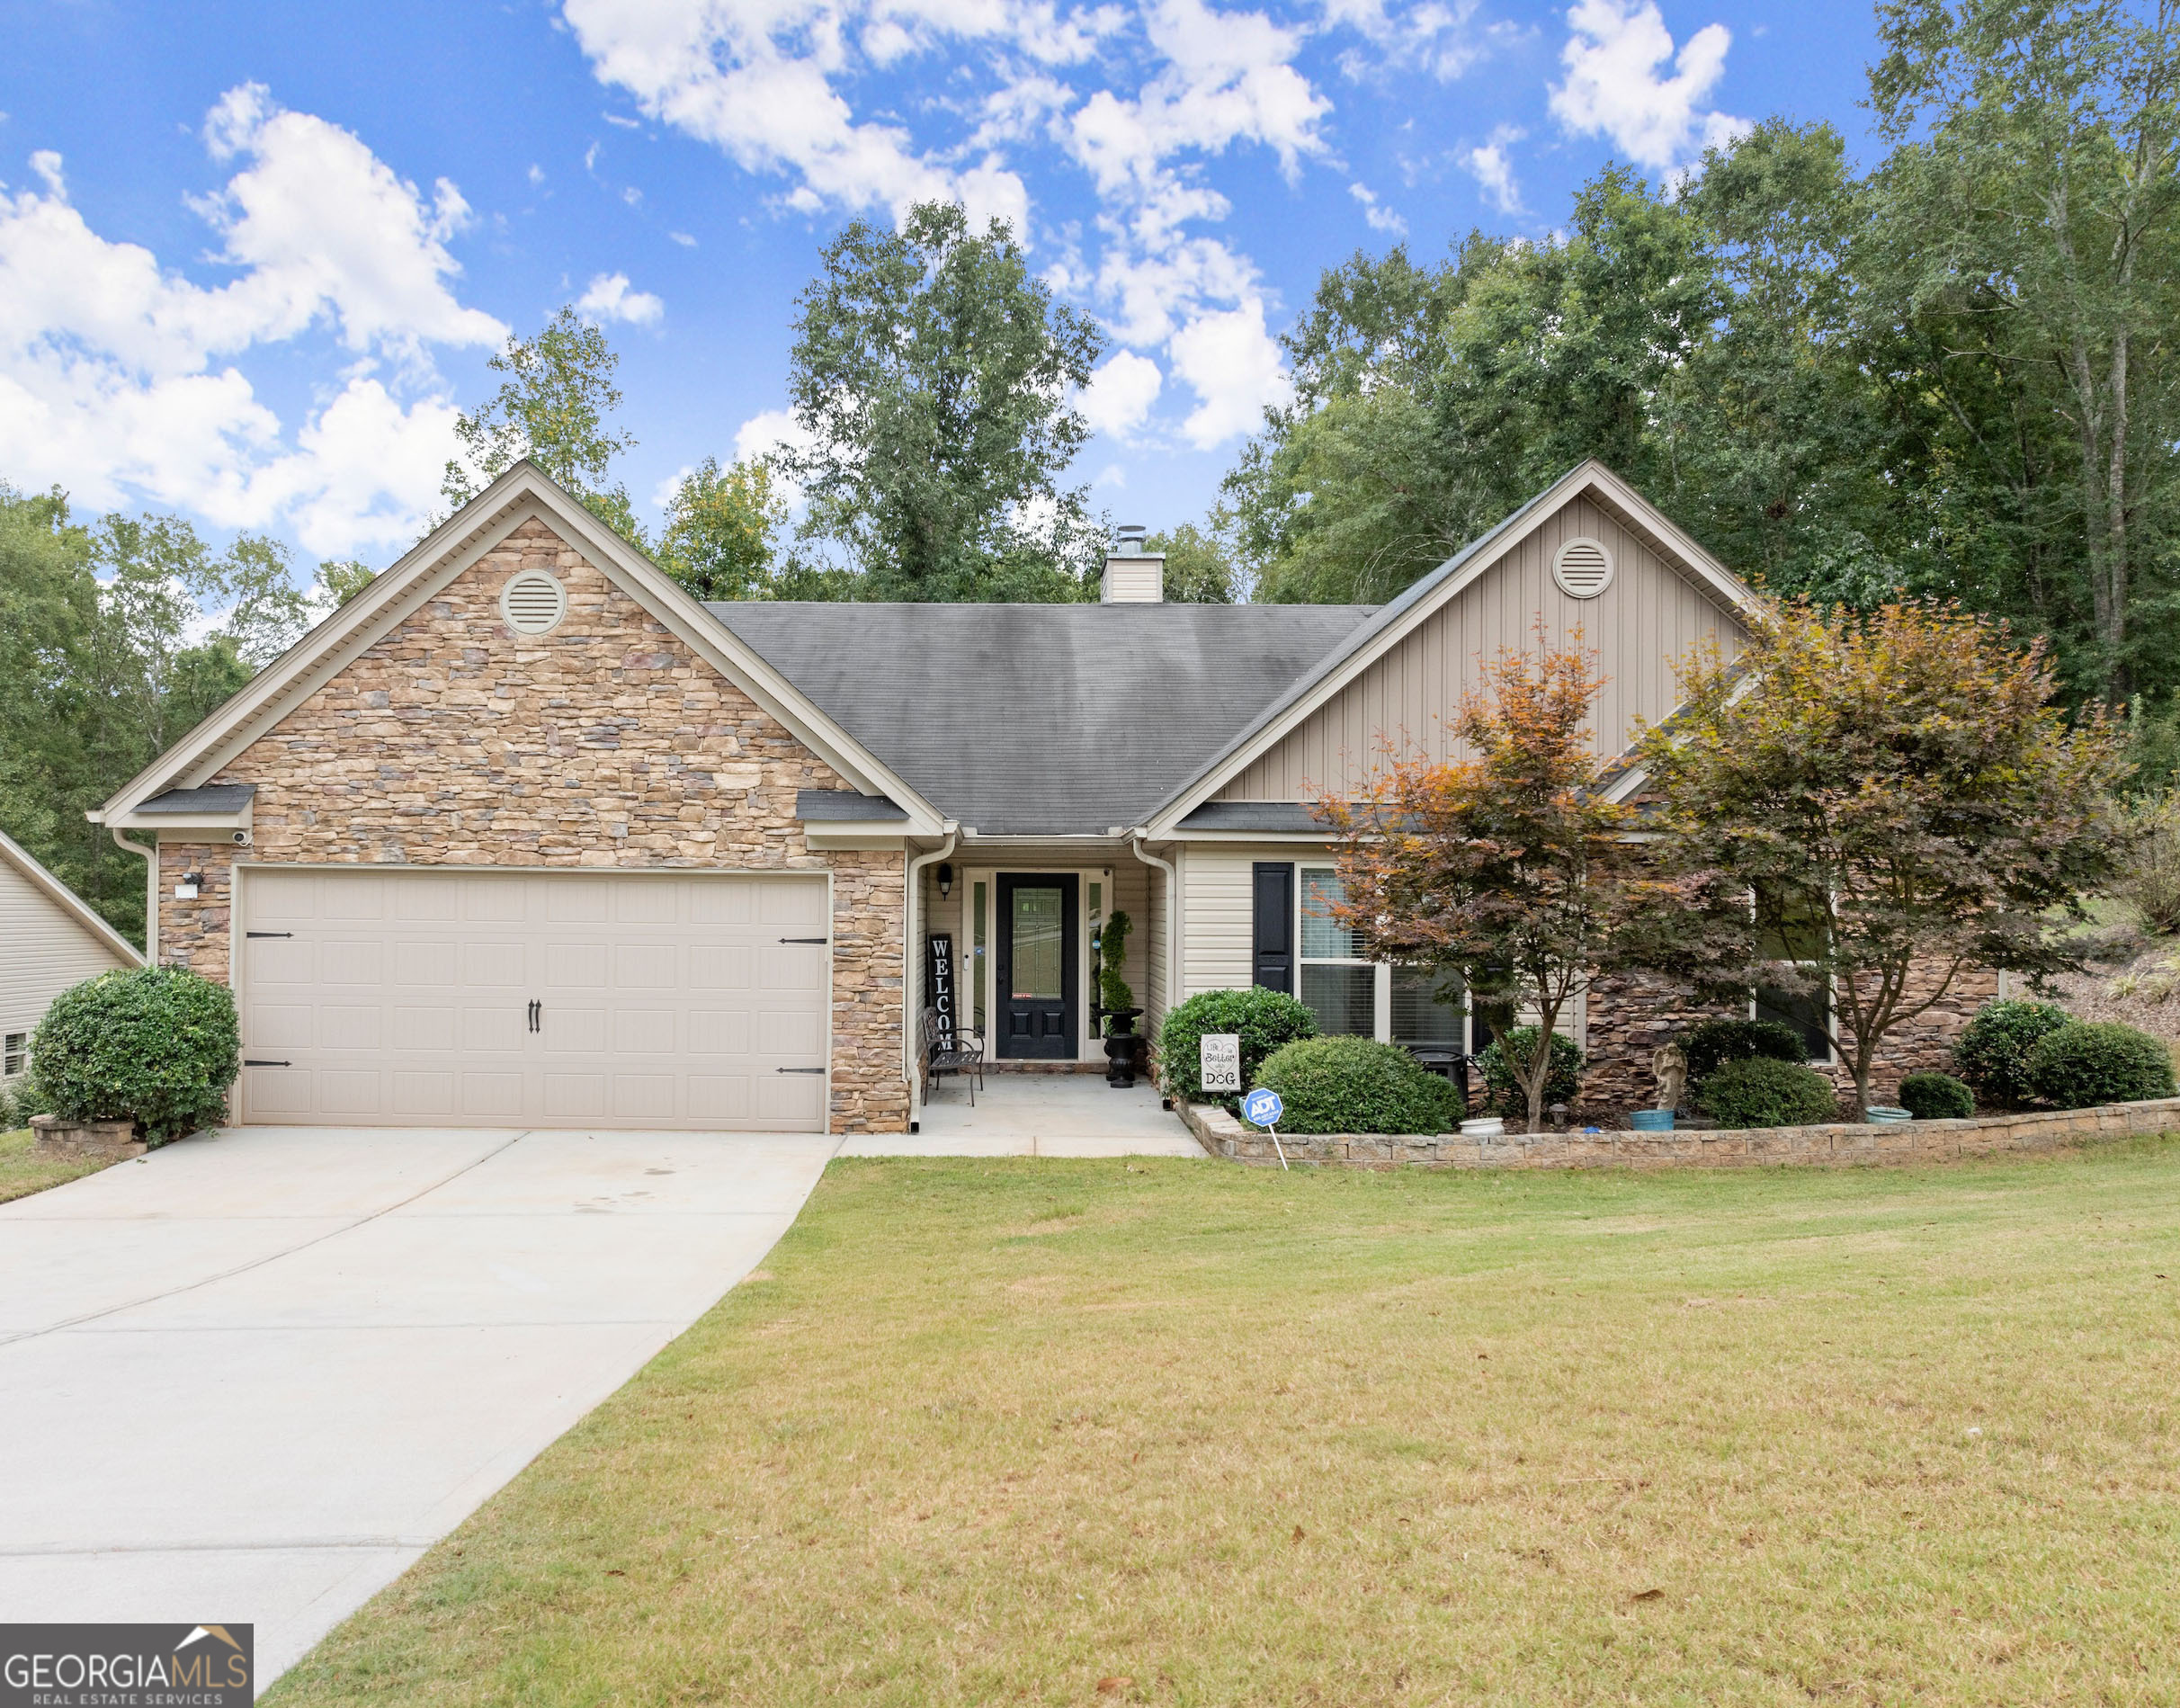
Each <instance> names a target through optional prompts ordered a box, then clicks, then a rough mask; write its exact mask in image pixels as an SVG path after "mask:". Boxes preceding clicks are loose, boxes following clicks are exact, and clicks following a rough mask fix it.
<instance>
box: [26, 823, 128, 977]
mask: <svg viewBox="0 0 2180 1708" xmlns="http://www.w3.org/2000/svg"><path fill="white" fill-rule="evenodd" d="M0 860H5V861H6V862H7V863H8V864H9V865H11V866H13V867H14V869H15V870H16V871H17V872H21V873H22V875H23V877H24V878H26V879H27V880H29V881H30V883H31V887H32V888H33V889H35V890H39V891H40V893H41V894H43V895H44V896H45V898H46V899H48V900H49V901H50V902H52V903H53V905H54V906H55V907H57V908H59V909H60V910H61V911H62V912H63V913H65V914H67V916H68V917H69V918H71V919H73V920H74V921H75V922H76V924H77V925H79V926H82V927H83V928H84V929H85V931H87V932H89V933H90V934H91V935H92V936H94V937H95V938H97V939H98V941H99V942H100V943H102V944H103V945H104V946H105V947H106V948H108V949H111V950H112V951H113V952H114V953H116V954H118V955H120V956H121V958H122V959H123V960H125V961H128V962H129V964H130V966H132V967H140V966H142V965H143V964H144V954H143V952H142V951H141V950H139V949H138V947H137V946H136V944H134V943H130V941H129V939H128V938H126V937H124V936H122V935H121V933H120V932H118V931H116V930H115V929H114V928H113V927H112V926H110V925H108V924H107V923H106V922H105V921H104V920H103V919H102V918H100V917H99V916H98V914H97V913H96V912H95V911H94V910H93V908H92V907H91V904H90V903H89V902H87V901H85V899H83V898H82V897H81V896H79V895H77V894H76V891H75V890H71V889H69V888H68V886H67V884H65V883H63V882H61V881H60V880H59V879H58V878H56V877H55V876H54V875H53V874H52V873H51V872H48V871H47V870H46V869H45V868H44V867H43V866H42V865H40V863H38V860H37V858H36V856H34V855H33V854H31V851H30V850H29V849H28V848H25V847H24V846H23V845H22V844H21V843H19V842H17V841H16V840H15V839H14V838H13V836H9V835H8V834H7V833H6V832H5V831H0Z"/></svg>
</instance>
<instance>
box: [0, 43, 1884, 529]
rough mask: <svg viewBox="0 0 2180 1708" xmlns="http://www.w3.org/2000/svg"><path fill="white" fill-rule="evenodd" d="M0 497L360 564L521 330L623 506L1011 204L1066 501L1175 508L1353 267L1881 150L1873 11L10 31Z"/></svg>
mask: <svg viewBox="0 0 2180 1708" xmlns="http://www.w3.org/2000/svg"><path fill="white" fill-rule="evenodd" d="M0 16H4V17H5V18H6V21H7V29H6V39H7V40H8V41H9V42H10V44H11V52H10V54H9V55H8V59H7V66H6V68H5V69H4V70H0V112H4V118H0V478H4V479H6V480H8V481H9V482H11V483H12V484H13V485H15V486H16V487H25V488H42V487H47V486H50V485H54V484H58V485H60V486H62V487H67V489H68V490H69V491H70V492H71V493H72V494H73V495H74V496H75V497H76V501H77V503H78V505H79V506H81V507H83V508H86V509H94V510H95V509H103V508H108V507H123V508H131V509H134V508H151V509H159V510H167V509H173V510H179V511H182V512H183V513H184V514H188V515H190V516H192V517H193V518H194V519H196V520H197V521H198V522H199V523H200V524H201V525H202V526H203V527H205V529H206V530H207V531H208V532H210V533H211V534H212V535H214V536H215V537H222V536H224V535H226V534H228V533H229V532H233V531H235V530H237V529H244V528H247V529H255V530H259V531H263V532H271V533H272V534H275V535H277V536H279V537H280V538H281V539H283V540H286V541H290V543H291V544H292V545H294V546H295V547H296V549H297V550H298V553H299V558H300V559H302V560H303V561H305V562H306V563H308V562H310V561H314V560H315V559H316V558H317V557H319V556H349V555H354V556H360V557H362V558H363V559H365V560H366V561H367V562H370V563H371V564H373V565H374V566H377V565H383V564H384V563H387V562H389V561H390V560H391V559H393V558H394V557H396V556H398V554H399V552H400V551H401V550H403V549H404V548H405V547H406V546H407V544H408V543H409V541H412V540H413V539H414V538H415V534H416V532H417V531H418V528H419V526H420V524H421V523H422V522H423V521H424V519H425V517H426V516H427V515H428V514H429V512H430V510H431V508H432V506H433V502H434V499H435V496H436V492H437V487H438V474H439V469H440V466H441V464H442V462H443V461H444V460H445V458H446V456H447V455H448V454H449V452H450V450H451V443H452V441H451V423H452V418H453V415H454V412H455V411H456V410H457V409H459V408H460V407H463V406H465V405H467V404H470V403H474V402H475V401H476V400H477V399H478V398H479V397H480V396H481V395H483V394H484V393H485V391H486V390H487V375H486V372H485V368H484V362H485V359H486V357H487V355H489V354H490V353H491V351H492V350H493V349H494V348H495V347H496V345H497V344H499V342H500V341H501V340H502V339H503V338H505V335H507V333H508V332H509V331H510V330H514V331H521V332H528V331H531V330H532V329H534V328H535V327H536V326H538V325H540V324H541V322H542V321H543V320H544V319H545V318H546V317H548V316H549V315H550V313H551V312H552V311H553V309H555V308H557V307H558V305H559V304H561V303H563V302H571V301H572V302H577V303H579V304H582V305H583V306H584V307H585V312H587V313H589V314H591V315H592V316H593V317H594V318H596V319H598V320H599V321H600V322H601V324H603V325H604V326H606V327H607V328H608V330H609V332H610V334H611V335H612V338H613V341H614V343H615V345H616V347H617V348H618V349H619V350H620V351H621V355H622V364H621V380H622V387H623V390H624V391H625V393H626V396H627V402H626V406H625V408H624V413H623V425H626V426H627V427H628V428H629V429H630V430H631V431H632V432H633V433H634V434H636V435H637V437H638V439H639V442H640V443H639V445H638V448H637V449H636V450H635V451H634V452H632V453H631V454H630V456H629V458H628V459H627V460H626V462H625V464H624V465H623V469H622V472H623V476H624V478H626V480H627V483H628V486H629V489H630V493H631V494H632V495H633V496H635V498H636V499H637V501H638V505H639V509H641V510H644V511H646V512H647V513H648V514H653V515H656V514H657V505H658V501H659V499H660V497H661V496H663V492H664V490H665V489H666V487H669V486H670V485H671V482H672V481H673V479H674V478H675V475H676V474H677V473H678V472H679V471H680V470H682V469H685V468H687V467H688V466H690V465H691V464H692V463H694V462H696V461H699V460H701V458H703V457H705V456H707V455H717V456H719V457H721V458H726V457H729V456H732V455H734V454H736V453H737V451H739V452H750V451H754V450H757V449H761V448H763V446H764V445H765V444H767V443H772V442H773V439H774V438H776V436H777V435H778V434H779V433H780V432H781V431H782V429H783V426H784V421H785V418H784V416H782V413H781V411H782V404H783V401H784V396H783V381H784V376H785V372H786V365H787V357H788V349H789V344H790V332H789V323H790V320H791V317H792V315H793V302H794V297H795V293H796V292H797V291H799V290H800V288H801V287H802V286H803V284H804V283H805V282H807V281H808V280H809V277H810V275H811V274H812V273H813V272H814V271H815V268H816V264H817V256H818V249H819V248H820V246H822V245H823V244H824V243H825V241H826V239H827V238H828V237H830V236H831V235H832V234H833V233H834V232H835V231H836V230H838V229H839V228H840V227H841V225H842V224H844V222H845V221H846V220H847V219H850V218H852V217H854V216H855V215H857V214H862V215H866V216H870V217H874V218H880V219H889V218H891V217H892V215H893V213H894V212H895V211H896V210H898V209H899V208H901V207H904V206H906V205H907V203H909V202H910V201H915V200H917V199H920V198H922V197H925V196H928V195H932V194H948V195H953V196H957V197H960V198H961V199H963V200H965V201H968V202H969V205H970V206H971V208H972V210H979V211H992V212H998V213H1003V214H1005V215H1007V216H1008V217H1010V218H1012V219H1015V220H1016V221H1017V223H1018V224H1019V226H1020V227H1021V228H1022V229H1023V232H1024V233H1025V234H1026V236H1027V238H1028V242H1029V246H1030V251H1031V255H1032V261H1033V263H1034V264H1035V265H1036V266H1037V267H1038V269H1039V270H1040V271H1041V273H1043V274H1044V275H1045V276H1046V277H1047V278H1048V279H1049V280H1050V281H1051V282H1052V283H1053V284H1054V287H1055V288H1056V290H1058V291H1059V293H1060V294H1061V295H1063V296H1064V297H1066V298H1067V299H1068V300H1070V301H1073V302H1075V303H1077V304H1078V305H1079V306H1081V307H1083V308H1085V309H1088V310H1090V311H1091V312H1093V313H1094V314H1095V315H1096V316H1097V317H1098V318H1099V319H1100V320H1101V321H1102V323H1103V325H1104V326H1105V327H1106V328H1107V330H1108V332H1109V333H1110V334H1111V335H1112V341H1113V342H1112V353H1111V354H1110V355H1109V357H1108V360H1107V366H1106V368H1105V369H1104V370H1103V371H1102V372H1101V375H1100V377H1099V380H1098V382H1097V383H1096V384H1095V385H1094V387H1093V388H1092V389H1091V391H1090V393H1089V394H1088V396H1087V397H1086V399H1085V407H1086V410H1087V411H1088V412H1089V413H1090V415H1091V416H1092V418H1093V420H1094V423H1095V424H1096V425H1098V427H1099V428H1100V432H1099V435H1098V437H1097V440H1096V441H1095V443H1094V444H1093V445H1092V446H1091V447H1090V449H1089V451H1088V452H1087V453H1086V456H1085V457H1084V459H1083V461H1082V462H1081V464H1080V465H1079V468H1078V471H1077V472H1078V475H1079V477H1080V478H1082V479H1084V480H1086V481H1087V482H1090V483H1091V484H1092V498H1093V502H1094V505H1097V506H1098V507H1100V508H1103V509H1107V510H1110V511H1111V512H1112V514H1113V516H1114V519H1115V520H1121V521H1140V522H1144V523H1148V524H1150V525H1151V526H1153V527H1160V526H1165V525H1167V524H1170V523H1175V522H1180V521H1184V520H1188V519H1191V518H1194V517H1197V516H1200V515H1201V514H1202V512H1203V510H1204V509H1205V507H1206V506H1207V505H1209V504H1210V503H1211V500H1212V499H1213V497H1214V496H1216V490H1217V486H1218V481H1219V478H1220V475H1221V474H1222V473H1223V472H1224V470H1225V469H1227V468H1228V466H1230V464H1231V462H1232V461H1233V458H1234V454H1235V452H1236V451H1237V447H1238V445H1239V443H1240V442H1241V440H1242V438H1243V437H1244V436H1245V435H1246V433H1247V432H1248V431H1250V429H1251V428H1252V426H1253V425H1254V424H1255V421H1256V419H1257V417H1258V414H1259V411H1260V410H1261V408H1262V407H1263V404H1264V401H1265V400H1266V399H1267V398H1274V397H1276V396H1277V395H1278V394H1279V391H1280V388H1281V386H1282V373H1281V370H1280V364H1279V360H1278V352H1277V349H1276V347H1275V345H1274V344H1273V337H1274V336H1275V335H1276V334H1277V333H1279V332H1280V331H1281V330H1282V329H1283V328H1284V327H1285V326H1287V325H1288V324H1289V323H1290V322H1291V319H1292V317H1294V315H1295V314H1296V312H1298V311H1299V309H1301V308H1302V307H1303V306H1304V305H1305V304H1306V303H1307V302H1308V300H1309V293H1310V291H1311V289H1312V288H1313V286H1314V284H1315V282H1316V280H1317V278H1318V274H1319V273H1320V272H1321V271H1322V270H1323V269H1324V268H1325V267H1327V266H1328V265H1330V264H1335V263H1336V262H1338V261H1339V260H1341V259H1343V258H1344V257H1345V256H1346V255H1349V254H1351V253H1352V252H1354V250H1355V249H1357V248H1358V247H1360V248H1366V249H1371V250H1377V249H1381V248H1383V247H1385V246H1388V245H1389V244H1390V243H1392V242H1394V241H1406V242H1407V244H1408V245H1409V246H1410V247H1411V250H1412V251H1413V252H1415V253H1416V254H1418V255H1436V254H1439V253H1442V252H1443V250H1444V248H1445V246H1447V245H1448V244H1449V243H1450V242H1452V241H1455V240H1457V239H1458V238H1459V237H1460V236H1461V234H1462V233H1464V232H1466V231H1467V230H1469V229H1470V228H1472V227H1477V226H1481V227H1483V228H1487V229H1491V230H1497V231H1505V232H1521V233H1529V234H1532V235H1536V234H1542V233H1545V232H1548V231H1550V229H1551V228H1553V227H1554V225H1555V224H1557V223H1558V222H1559V221H1560V220H1562V219H1564V217H1565V211H1566V208H1567V205H1568V194H1569V192H1570V191H1571V190H1572V188H1573V187H1574V186H1575V185H1576V184H1577V183H1580V182H1581V181H1582V180H1583V179H1584V178H1586V177H1587V176H1588V175H1589V174H1592V173H1593V172H1595V170H1596V169H1597V167H1598V166H1599V165H1602V164H1603V163H1604V161H1606V160H1607V159H1610V158H1615V157H1617V158H1620V159H1622V160H1627V161H1631V162H1632V163H1634V164H1636V165H1639V166H1640V167H1642V168H1643V169H1644V170H1645V171H1647V172H1648V173H1650V174H1653V175H1655V174H1663V173H1666V172H1670V171H1672V170H1674V169H1675V168H1676V167H1678V166H1680V165H1684V164H1685V163H1687V162H1688V161H1689V160H1691V159H1693V157H1694V156H1695V155H1696V154H1697V153H1698V152H1700V150H1701V148H1702V145H1703V143H1704V141H1705V140H1706V139H1719V138H1723V137H1726V136H1729V135H1731V134H1732V133H1733V131H1734V130H1735V129H1736V128H1737V127H1738V126H1739V125H1741V124H1744V123H1746V122H1747V121H1751V120H1754V119H1757V118H1761V117H1764V116H1765V115H1767V114H1770V113H1773V112H1783V113H1786V114H1788V115H1790V116H1791V117H1793V118H1796V119H1799V120H1806V119H1814V118H1826V119H1829V120H1831V121H1833V122H1834V123H1836V124H1837V125H1839V126H1840V127H1841V129H1842V130H1845V132H1846V134H1847V136H1848V138H1849V141H1850V144H1851V146H1854V147H1855V148H1857V149H1858V150H1859V149H1860V148H1863V138H1864V130H1863V113H1862V112H1861V110H1860V109H1859V107H1858V105H1857V103H1858V102H1859V100H1860V99H1861V96H1862V94H1863V67H1864V64H1865V62H1866V61H1867V60H1868V58H1870V54H1871V48H1872V40H1873V23H1872V14H1871V13H1870V11H1869V9H1868V8H1866V7H1864V6H1862V5H1837V6H1834V5H1827V4H1806V3H1805V4H1772V3H1770V0H1577V4H1572V5H1568V4H1556V5H1527V4H1496V5H1495V4H1491V0H1416V4H1403V3H1402V0H1317V3H1316V4H1291V5H1290V4H1211V3H1210V0H1149V3H1148V4H1122V3H1120V0H1112V3H1105V4H1067V3H1066V0H1033V3H1025V0H555V3H554V4H541V3H536V0H516V3H513V4H497V5H473V6H463V5H450V4H445V0H440V4H406V3H404V0H379V3H378V4H372V5H371V6H368V7H366V6H356V5H343V6H337V7H336V6H325V5H317V6H312V5H302V4H285V5H264V6H251V5H239V4H191V5H188V6H177V5H174V4H105V3H104V0H40V3H39V4H4V5H0Z"/></svg>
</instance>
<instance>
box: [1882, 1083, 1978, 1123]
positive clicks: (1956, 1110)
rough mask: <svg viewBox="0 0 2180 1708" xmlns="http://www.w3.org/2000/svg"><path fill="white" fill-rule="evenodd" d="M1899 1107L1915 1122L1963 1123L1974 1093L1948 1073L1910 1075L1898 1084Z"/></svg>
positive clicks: (1971, 1108) (1971, 1107)
mask: <svg viewBox="0 0 2180 1708" xmlns="http://www.w3.org/2000/svg"><path fill="white" fill-rule="evenodd" d="M1900 1107H1901V1108H1903V1109H1905V1110H1906V1111H1907V1112H1908V1113H1909V1114H1911V1115H1913V1116H1914V1117H1915V1118H1916V1120H1917V1121H1965V1120H1967V1119H1968V1117H1969V1116H1970V1115H1972V1114H1974V1113H1976V1094H1975V1093H1974V1092H1972V1091H1970V1089H1969V1088H1968V1087H1966V1086H1964V1085H1962V1084H1961V1082H1960V1081H1959V1080H1958V1079H1955V1078H1953V1077H1952V1075H1951V1074H1949V1073H1911V1074H1909V1075H1908V1077H1907V1078H1905V1079H1903V1080H1901V1081H1900Z"/></svg>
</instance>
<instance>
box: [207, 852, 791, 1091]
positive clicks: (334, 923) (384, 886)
mask: <svg viewBox="0 0 2180 1708" xmlns="http://www.w3.org/2000/svg"><path fill="white" fill-rule="evenodd" d="M238 876H239V878H240V885H239V894H238V897H237V900H238V905H239V907H240V908H241V920H240V925H241V929H240V930H239V931H238V932H237V939H238V941H237V943H236V948H237V952H238V953H239V955H240V962H241V964H240V966H239V968H238V969H237V972H238V977H237V994H238V996H239V997H240V998H241V1008H242V1033H243V1060H244V1063H245V1066H244V1069H243V1083H242V1099H241V1101H242V1110H241V1113H242V1117H243V1119H245V1120H246V1121H251V1122H274V1123H289V1122H295V1123H312V1122H324V1123H329V1124H331V1123H355V1124H379V1123H389V1124H398V1125H407V1126H543V1127H581V1126H596V1127H668V1128H716V1129H724V1130H730V1131H824V1128H825V1125H826V1073H825V1068H826V1031H827V1026H826V1017H827V1007H828V992H829V983H830V980H829V968H830V964H831V950H830V949H829V948H828V947H827V946H826V938H827V936H828V930H827V920H826V884H825V881H824V879H823V878H822V877H806V876H801V875H796V876H791V877H788V876H782V877H758V876H745V875H739V874H726V873H720V874H710V873H707V874H701V875H698V874H679V873H676V874H673V875H660V876H651V875H636V874H624V873H588V872H448V871H445V870H443V869H442V870H438V871H433V872H423V871H416V870H414V869H409V870H388V869H386V868H383V867H365V868H361V869H353V868H352V869H349V870H345V871H327V870H325V869H322V868H320V869H311V868H288V869H283V868H280V867H273V866H257V867H249V868H246V869H244V871H243V872H241V873H239V874H238Z"/></svg>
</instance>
